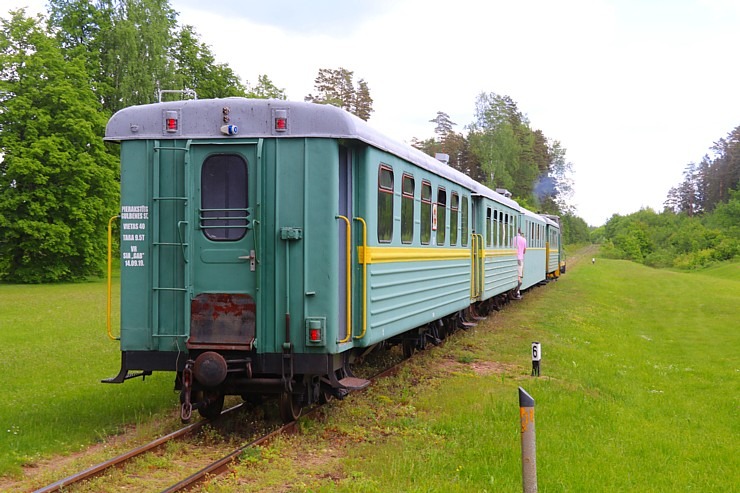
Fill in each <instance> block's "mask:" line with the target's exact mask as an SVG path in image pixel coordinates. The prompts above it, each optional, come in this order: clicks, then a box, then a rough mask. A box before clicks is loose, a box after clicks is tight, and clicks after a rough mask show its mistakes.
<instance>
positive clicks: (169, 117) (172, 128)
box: [164, 111, 178, 133]
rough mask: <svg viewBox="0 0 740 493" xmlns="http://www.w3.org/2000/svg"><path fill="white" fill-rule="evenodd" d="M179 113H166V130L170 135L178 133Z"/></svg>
mask: <svg viewBox="0 0 740 493" xmlns="http://www.w3.org/2000/svg"><path fill="white" fill-rule="evenodd" d="M177 118H178V114H177V111H165V112H164V129H165V130H166V131H167V132H168V133H175V132H177V125H178V123H177Z"/></svg>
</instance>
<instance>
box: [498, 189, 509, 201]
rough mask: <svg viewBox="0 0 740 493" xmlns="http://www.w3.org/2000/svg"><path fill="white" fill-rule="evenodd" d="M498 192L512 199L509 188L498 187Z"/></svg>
mask: <svg viewBox="0 0 740 493" xmlns="http://www.w3.org/2000/svg"><path fill="white" fill-rule="evenodd" d="M496 193H500V194H501V195H503V196H504V197H506V198H507V199H510V198H511V192H510V191H508V190H507V189H505V188H497V189H496Z"/></svg>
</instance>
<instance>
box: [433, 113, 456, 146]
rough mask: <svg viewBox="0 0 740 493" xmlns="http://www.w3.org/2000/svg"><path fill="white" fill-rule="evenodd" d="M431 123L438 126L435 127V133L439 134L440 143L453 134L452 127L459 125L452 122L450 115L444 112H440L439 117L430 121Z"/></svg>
mask: <svg viewBox="0 0 740 493" xmlns="http://www.w3.org/2000/svg"><path fill="white" fill-rule="evenodd" d="M429 122H430V123H434V124H435V125H436V126H435V127H434V133H435V134H437V138H438V139H439V140H440V141H442V140H444V138H445V137H446V136H447V134H449V133H451V132H452V127H454V126H455V125H457V123H455V122H453V121H452V120H450V115H448V114H447V113H445V112H444V111H438V112H437V116H436V117H434V118H433V119H431V120H429Z"/></svg>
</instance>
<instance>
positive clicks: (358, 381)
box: [339, 377, 370, 390]
mask: <svg viewBox="0 0 740 493" xmlns="http://www.w3.org/2000/svg"><path fill="white" fill-rule="evenodd" d="M339 383H340V384H341V385H342V387H344V388H345V389H349V390H361V389H364V388H365V387H367V386H368V385H370V380H365V379H364V378H357V377H344V378H343V379H341V380H340V381H339Z"/></svg>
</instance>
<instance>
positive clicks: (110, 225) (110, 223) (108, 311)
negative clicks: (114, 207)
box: [105, 215, 121, 341]
mask: <svg viewBox="0 0 740 493" xmlns="http://www.w3.org/2000/svg"><path fill="white" fill-rule="evenodd" d="M118 217H119V216H118V215H115V216H113V217H111V218H110V219H109V220H108V296H107V299H106V316H105V325H106V329H107V330H108V337H109V338H110V339H111V340H112V341H118V340H120V339H121V338H120V337H113V332H112V330H111V311H112V310H111V305H112V296H111V278H112V277H113V221H115V220H116V219H118Z"/></svg>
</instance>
